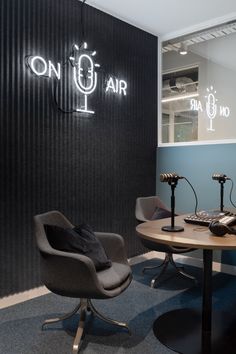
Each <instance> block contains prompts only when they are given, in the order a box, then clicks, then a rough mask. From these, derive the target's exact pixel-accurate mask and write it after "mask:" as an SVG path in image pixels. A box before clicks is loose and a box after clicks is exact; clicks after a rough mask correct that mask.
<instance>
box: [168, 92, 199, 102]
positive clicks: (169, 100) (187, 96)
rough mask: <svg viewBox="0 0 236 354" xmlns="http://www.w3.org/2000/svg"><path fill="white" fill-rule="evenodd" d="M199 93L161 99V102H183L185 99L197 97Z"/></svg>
mask: <svg viewBox="0 0 236 354" xmlns="http://www.w3.org/2000/svg"><path fill="white" fill-rule="evenodd" d="M198 96H199V93H190V94H187V95H180V96H175V97H167V98H162V100H161V102H162V103H165V102H173V101H178V100H184V99H186V98H191V97H198Z"/></svg>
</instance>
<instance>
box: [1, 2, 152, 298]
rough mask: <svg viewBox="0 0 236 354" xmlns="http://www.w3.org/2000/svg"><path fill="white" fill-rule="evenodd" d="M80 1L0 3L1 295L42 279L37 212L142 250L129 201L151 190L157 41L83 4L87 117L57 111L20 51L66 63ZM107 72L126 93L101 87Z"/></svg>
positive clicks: (67, 99)
mask: <svg viewBox="0 0 236 354" xmlns="http://www.w3.org/2000/svg"><path fill="white" fill-rule="evenodd" d="M80 7H81V2H78V1H75V0H58V1H55V0H40V1H36V0H21V1H20V2H19V1H17V0H3V1H1V2H0V20H1V21H0V29H1V31H0V48H1V53H0V55H1V58H0V134H1V139H0V148H1V151H0V154H1V156H0V167H1V168H0V180H1V184H0V215H1V223H0V296H4V295H7V294H11V293H15V292H19V291H23V290H26V289H29V288H32V287H35V286H38V285H39V284H40V272H39V258H38V253H37V249H36V246H35V239H34V235H33V225H32V217H33V215H35V214H37V213H41V212H45V211H47V210H52V209H58V210H61V211H62V212H63V213H65V215H66V216H67V217H68V218H69V219H71V220H72V222H74V223H75V224H78V223H81V222H87V223H89V224H91V226H92V227H93V228H94V229H95V230H97V231H109V232H110V231H111V232H117V233H120V234H122V235H123V236H124V238H125V242H126V245H127V249H128V255H129V256H134V255H136V254H139V253H141V252H143V248H142V246H141V244H140V242H139V240H138V237H137V236H136V234H135V226H136V221H135V217H134V207H135V199H136V198H137V197H138V196H145V195H151V194H154V193H155V160H156V157H155V149H156V141H157V125H156V120H157V119H156V118H157V117H156V114H157V104H156V100H157V80H156V78H157V38H156V37H154V36H152V35H150V34H148V33H146V32H144V31H141V30H139V29H137V28H135V27H133V26H130V25H128V24H126V23H124V22H122V21H120V20H118V19H115V18H113V17H111V16H109V15H107V14H105V13H103V12H101V11H98V10H96V9H94V8H92V7H90V6H87V5H86V6H85V9H84V10H85V11H84V14H85V17H84V22H85V36H86V38H85V39H86V41H87V42H88V45H89V48H90V49H95V50H96V51H97V56H96V60H97V62H98V63H100V64H101V70H100V71H99V72H98V87H97V89H96V91H95V92H94V94H93V95H91V97H89V98H88V102H89V103H88V104H89V107H90V108H91V109H94V110H95V112H96V113H95V115H94V116H93V117H89V118H87V117H83V116H81V115H79V114H77V113H73V114H63V113H62V112H60V110H58V109H57V107H56V105H55V103H54V100H53V97H52V92H53V88H54V87H55V82H53V80H49V79H48V78H44V77H40V78H39V77H36V76H33V75H32V73H31V72H30V71H29V70H28V69H27V67H26V65H25V56H26V55H41V56H43V57H45V58H46V59H51V60H52V61H53V62H55V63H56V62H58V61H60V62H62V61H63V62H64V61H65V59H66V57H67V56H68V55H69V52H70V49H71V46H72V45H73V44H74V43H80V41H81V27H80ZM109 74H110V75H114V76H115V77H117V78H120V79H127V81H128V94H127V96H125V97H123V96H118V95H115V94H114V93H112V92H107V93H106V92H105V89H104V88H105V87H104V82H105V80H106V79H107V77H108V75H109ZM60 85H61V87H60V89H61V90H60V93H59V95H58V96H59V103H60V105H61V106H62V107H65V106H66V107H67V108H68V107H69V106H70V105H72V106H74V107H77V106H78V104H79V102H78V94H77V92H76V91H75V90H74V88H73V87H72V86H71V85H68V84H66V83H65V82H61V83H60ZM60 97H61V98H60Z"/></svg>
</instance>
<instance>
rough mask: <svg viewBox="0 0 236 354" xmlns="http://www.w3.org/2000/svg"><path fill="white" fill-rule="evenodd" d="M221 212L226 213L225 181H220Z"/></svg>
mask: <svg viewBox="0 0 236 354" xmlns="http://www.w3.org/2000/svg"><path fill="white" fill-rule="evenodd" d="M219 183H220V211H221V212H223V211H224V184H225V179H223V178H222V179H220V180H219Z"/></svg>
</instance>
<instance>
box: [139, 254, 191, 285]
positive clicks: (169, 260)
mask: <svg viewBox="0 0 236 354" xmlns="http://www.w3.org/2000/svg"><path fill="white" fill-rule="evenodd" d="M169 264H171V265H172V266H173V267H174V268H175V269H176V270H177V272H178V273H179V274H181V275H182V276H183V277H186V278H189V279H191V280H194V281H195V282H197V280H196V278H195V277H193V276H192V275H190V274H188V273H185V272H184V270H183V268H184V267H182V266H181V267H178V266H177V265H176V263H175V261H174V259H173V255H172V253H166V255H165V259H164V261H163V262H162V263H161V264H159V265H157V266H153V267H145V268H143V270H142V273H144V272H145V271H146V270H152V269H156V268H162V269H161V271H160V273H158V274H156V275H155V276H154V277H153V278H152V281H151V284H150V286H151V288H154V287H155V285H156V283H157V282H158V280H160V278H161V277H162V275H163V274H164V273H165V271H166V269H167V267H168V265H169Z"/></svg>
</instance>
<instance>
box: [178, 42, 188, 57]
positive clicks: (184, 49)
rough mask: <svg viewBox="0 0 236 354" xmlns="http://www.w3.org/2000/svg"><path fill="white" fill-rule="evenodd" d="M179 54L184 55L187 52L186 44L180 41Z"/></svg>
mask: <svg viewBox="0 0 236 354" xmlns="http://www.w3.org/2000/svg"><path fill="white" fill-rule="evenodd" d="M179 54H181V55H186V54H188V50H187V45H186V44H185V43H181V46H180V49H179Z"/></svg>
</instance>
